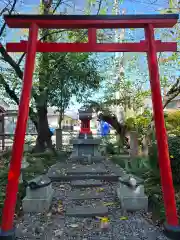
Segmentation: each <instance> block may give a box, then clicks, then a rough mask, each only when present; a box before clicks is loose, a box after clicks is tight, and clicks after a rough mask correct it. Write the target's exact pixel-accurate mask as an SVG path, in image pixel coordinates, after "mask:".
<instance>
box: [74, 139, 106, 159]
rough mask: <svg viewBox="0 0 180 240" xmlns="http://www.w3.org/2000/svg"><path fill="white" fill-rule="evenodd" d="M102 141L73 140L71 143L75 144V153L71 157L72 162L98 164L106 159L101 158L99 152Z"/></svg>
mask: <svg viewBox="0 0 180 240" xmlns="http://www.w3.org/2000/svg"><path fill="white" fill-rule="evenodd" d="M100 142H101V140H100V139H93V138H91V139H88V138H87V139H81V138H78V139H72V140H71V143H72V144H73V152H72V155H71V159H72V160H79V161H84V160H86V161H87V162H88V163H90V162H98V161H101V160H102V159H104V157H103V156H101V153H100V152H99V151H98V147H99V144H100Z"/></svg>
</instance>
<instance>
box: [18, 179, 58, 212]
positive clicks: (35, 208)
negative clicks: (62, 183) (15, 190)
mask: <svg viewBox="0 0 180 240" xmlns="http://www.w3.org/2000/svg"><path fill="white" fill-rule="evenodd" d="M47 181H49V182H50V179H49V178H47V177H46V178H44V179H43V177H42V176H39V177H37V178H35V179H33V182H37V183H38V184H40V183H41V182H42V184H45V183H46V182H47ZM53 194H54V190H53V189H52V184H51V183H50V184H49V185H47V186H45V187H41V188H37V189H33V190H32V189H30V187H27V189H26V197H25V198H24V199H23V201H22V205H23V211H24V212H36V213H42V212H45V211H48V210H49V207H50V205H51V201H52V198H53Z"/></svg>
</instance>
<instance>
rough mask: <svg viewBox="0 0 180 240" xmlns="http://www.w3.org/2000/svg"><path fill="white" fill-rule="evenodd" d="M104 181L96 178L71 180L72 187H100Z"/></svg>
mask: <svg viewBox="0 0 180 240" xmlns="http://www.w3.org/2000/svg"><path fill="white" fill-rule="evenodd" d="M102 184H103V183H102V182H101V181H100V180H95V179H87V180H74V181H71V186H72V187H82V188H83V187H98V186H102Z"/></svg>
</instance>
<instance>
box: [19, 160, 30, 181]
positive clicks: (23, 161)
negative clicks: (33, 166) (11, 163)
mask: <svg viewBox="0 0 180 240" xmlns="http://www.w3.org/2000/svg"><path fill="white" fill-rule="evenodd" d="M27 167H29V163H28V162H27V161H26V157H24V158H23V160H22V163H21V175H20V179H19V182H20V183H22V182H23V178H22V173H23V170H24V169H26V168H27Z"/></svg>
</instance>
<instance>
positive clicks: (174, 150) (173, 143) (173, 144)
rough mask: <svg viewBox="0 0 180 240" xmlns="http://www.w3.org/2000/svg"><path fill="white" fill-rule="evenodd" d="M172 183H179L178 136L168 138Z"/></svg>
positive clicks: (179, 139) (179, 146)
mask: <svg viewBox="0 0 180 240" xmlns="http://www.w3.org/2000/svg"><path fill="white" fill-rule="evenodd" d="M168 144H169V153H170V159H171V168H172V173H173V180H174V184H179V183H180V174H179V173H180V137H170V138H169V139H168Z"/></svg>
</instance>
